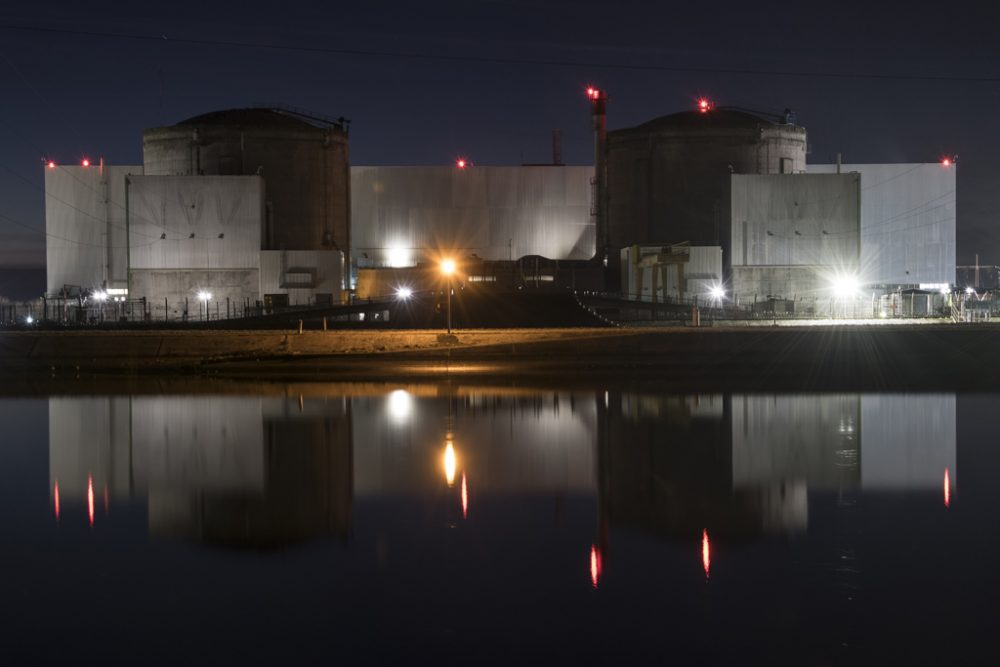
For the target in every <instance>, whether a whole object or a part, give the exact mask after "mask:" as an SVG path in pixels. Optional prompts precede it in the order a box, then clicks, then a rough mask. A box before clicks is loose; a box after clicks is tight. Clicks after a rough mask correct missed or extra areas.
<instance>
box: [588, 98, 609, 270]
mask: <svg viewBox="0 0 1000 667" xmlns="http://www.w3.org/2000/svg"><path fill="white" fill-rule="evenodd" d="M587 97H588V98H589V99H590V105H591V107H592V112H593V116H594V177H593V179H592V180H591V183H592V185H593V192H594V195H593V196H594V203H593V208H592V215H593V216H594V231H595V253H594V259H595V260H596V261H599V262H600V263H601V265H602V266H607V265H608V246H609V240H608V124H607V106H608V94H607V93H606V92H605V91H603V90H599V89H597V88H587Z"/></svg>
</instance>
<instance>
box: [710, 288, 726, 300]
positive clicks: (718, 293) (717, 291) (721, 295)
mask: <svg viewBox="0 0 1000 667" xmlns="http://www.w3.org/2000/svg"><path fill="white" fill-rule="evenodd" d="M708 295H709V296H711V297H712V298H713V299H715V300H716V301H721V300H722V299H725V298H726V290H724V289H722V286H720V285H713V286H712V287H711V288H710V289H709V290H708Z"/></svg>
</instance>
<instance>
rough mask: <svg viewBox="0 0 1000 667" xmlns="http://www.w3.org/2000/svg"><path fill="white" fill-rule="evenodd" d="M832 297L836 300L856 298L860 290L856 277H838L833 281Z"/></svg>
mask: <svg viewBox="0 0 1000 667" xmlns="http://www.w3.org/2000/svg"><path fill="white" fill-rule="evenodd" d="M832 288H833V295H834V296H835V297H837V298H838V299H846V298H848V297H852V296H856V295H857V293H858V291H859V290H860V288H861V283H860V281H858V279H857V276H852V275H839V276H837V277H835V278H834V279H833V284H832Z"/></svg>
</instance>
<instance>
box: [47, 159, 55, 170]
mask: <svg viewBox="0 0 1000 667" xmlns="http://www.w3.org/2000/svg"><path fill="white" fill-rule="evenodd" d="M48 166H49V169H55V168H56V161H55V160H49V162H48Z"/></svg>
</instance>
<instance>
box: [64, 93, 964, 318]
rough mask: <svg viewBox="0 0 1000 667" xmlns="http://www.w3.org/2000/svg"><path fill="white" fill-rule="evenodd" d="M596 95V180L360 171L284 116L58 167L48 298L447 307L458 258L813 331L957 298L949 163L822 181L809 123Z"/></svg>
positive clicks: (703, 104)
mask: <svg viewBox="0 0 1000 667" xmlns="http://www.w3.org/2000/svg"><path fill="white" fill-rule="evenodd" d="M587 96H588V98H589V101H590V103H591V111H592V118H593V128H594V163H593V165H585V166H566V165H563V164H562V161H561V158H560V157H559V156H560V150H559V147H558V145H557V143H556V142H554V146H553V160H552V163H551V164H547V165H522V166H477V165H474V164H473V163H471V162H468V161H464V160H463V161H459V162H458V163H457V164H455V165H453V166H450V167H442V166H407V167H384V166H361V167H351V166H350V165H349V151H348V131H347V128H348V121H346V120H344V119H343V118H337V119H333V118H326V117H323V116H321V115H319V114H314V113H309V112H303V111H301V110H291V109H282V108H251V109H236V110H229V111H218V112H212V113H207V114H203V115H200V116H196V117H194V118H191V119H188V120H186V121H182V122H180V123H178V124H176V125H173V126H169V127H161V128H153V129H149V130H146V131H145V133H144V135H143V164H142V165H134V166H117V165H116V166H111V165H106V164H104V163H103V161H101V162H99V163H97V164H86V165H80V166H62V165H57V164H55V163H49V166H48V168H47V169H46V232H47V234H48V249H47V253H48V290H47V291H48V294H49V296H50V297H56V298H60V297H61V298H63V299H78V300H80V302H81V303H82V302H83V301H85V300H86V299H90V298H92V297H95V298H105V299H107V298H109V297H114V298H115V299H120V300H123V301H128V302H130V303H136V302H140V303H141V304H142V307H143V315H144V317H146V318H149V319H154V320H155V319H163V318H164V317H166V318H167V319H180V318H184V317H188V316H190V317H192V318H195V317H197V315H198V313H199V312H200V310H199V309H200V306H199V304H198V303H197V301H198V300H199V299H200V300H202V301H204V300H206V299H208V300H211V301H212V302H213V307H212V308H211V311H210V312H211V314H212V315H213V316H214V315H215V314H216V313H218V312H219V310H220V308H221V309H222V310H229V309H230V308H235V309H236V310H237V311H239V309H240V308H241V307H242V308H243V309H244V311H245V310H246V309H247V308H249V307H250V306H251V305H253V306H255V307H259V306H264V307H270V308H280V307H283V306H306V305H324V304H333V303H339V302H341V301H344V300H347V299H349V298H350V294H351V290H353V289H354V288H355V287H357V294H358V295H360V296H364V297H372V298H376V297H388V296H390V295H391V291H387V290H391V289H392V286H393V285H395V284H397V283H398V282H399V278H400V276H409V277H411V278H412V277H414V276H417V278H413V279H414V280H418V281H423V282H427V285H422V284H421V285H415V286H414V287H415V288H417V289H420V288H426V289H428V290H432V289H437V287H434V286H432V285H431V284H430V283H431V282H432V281H433V277H432V276H433V273H434V272H433V270H432V268H430V267H434V266H436V264H435V263H436V261H437V260H438V259H440V258H441V257H442V256H444V255H448V256H449V257H452V258H454V259H455V260H457V261H458V262H459V263H460V264H462V265H463V266H464V267H465V269H466V270H465V271H464V275H465V278H464V279H463V284H465V283H469V284H470V285H475V286H476V289H492V290H494V291H500V290H511V289H512V290H515V291H516V290H519V289H524V288H528V289H543V288H544V289H563V290H568V289H595V285H597V286H598V287H596V288H598V289H601V290H603V291H607V292H617V293H619V294H620V295H621V297H622V298H623V299H626V300H638V301H663V302H675V303H684V302H686V301H688V300H696V299H697V298H708V297H710V298H713V299H725V300H726V301H727V302H731V303H735V304H739V305H746V304H751V303H753V304H756V303H758V302H761V301H762V302H765V303H773V302H778V301H780V302H784V304H785V306H784V307H785V309H786V310H787V312H795V313H803V314H809V313H819V312H821V310H822V309H823V308H826V306H823V305H822V304H823V303H829V302H830V300H831V299H833V298H838V299H845V298H852V299H858V300H860V299H862V297H864V298H865V299H867V300H868V301H869V302H870V303H873V304H874V303H875V301H876V297H879V298H881V297H883V296H885V295H887V294H892V293H902V291H904V290H933V291H934V292H937V291H939V290H941V289H946V288H948V287H949V286H950V285H951V284H952V283H953V282H954V280H955V223H956V209H955V188H956V180H955V178H956V166H955V164H954V162H953V161H951V160H947V161H942V162H940V163H926V164H924V163H921V164H886V165H870V164H866V165H859V164H840V160H839V158H838V163H837V164H829V165H813V164H807V161H806V157H807V154H808V138H807V133H806V129H805V128H804V127H802V126H800V125H799V124H798V123H797V120H796V118H795V115H794V114H793V113H792V112H791V111H788V110H786V111H785V112H784V113H782V114H767V113H760V112H754V111H749V110H745V109H740V108H731V107H715V106H714V105H713V104H712V103H711V102H709V101H707V100H702V101H700V102H699V104H698V106H697V107H696V108H695V109H693V110H690V111H682V112H679V113H674V114H669V115H666V116H662V117H659V118H656V119H654V120H651V121H648V122H646V123H642V124H640V125H638V126H635V127H631V128H621V129H616V130H612V131H610V132H609V131H608V130H607V125H606V114H607V101H608V98H607V95H606V94H605V93H604V92H603V91H599V90H596V89H593V88H591V89H588V92H587ZM421 267H423V268H421ZM419 276H425V278H419ZM407 279H409V278H407ZM911 302H912V299H911ZM205 310H206V312H208V311H209V309H208V307H207V306H206V308H205ZM823 312H825V311H823ZM892 312H893V313H895V312H896V311H895V309H893V311H892ZM220 316H221V315H220Z"/></svg>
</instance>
